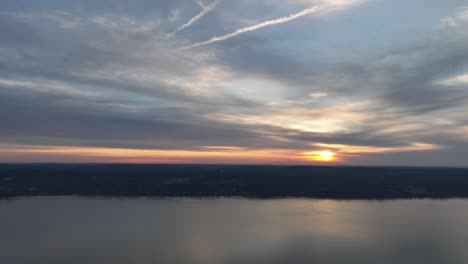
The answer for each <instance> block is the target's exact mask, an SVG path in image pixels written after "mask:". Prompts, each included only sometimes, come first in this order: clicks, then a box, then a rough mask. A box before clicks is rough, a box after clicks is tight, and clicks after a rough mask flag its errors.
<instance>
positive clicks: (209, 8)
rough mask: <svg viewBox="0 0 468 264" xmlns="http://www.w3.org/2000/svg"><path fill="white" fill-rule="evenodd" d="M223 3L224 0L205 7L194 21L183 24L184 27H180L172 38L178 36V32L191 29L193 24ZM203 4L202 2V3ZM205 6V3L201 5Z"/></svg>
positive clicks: (218, 0) (216, 0) (217, 0)
mask: <svg viewBox="0 0 468 264" xmlns="http://www.w3.org/2000/svg"><path fill="white" fill-rule="evenodd" d="M221 1H223V0H215V1H214V2H213V3H211V4H209V5H207V6H204V7H203V10H202V11H201V12H200V13H199V14H198V15H196V16H194V17H192V19H190V21H189V22H187V23H185V24H183V25H182V26H180V27H179V28H178V29H177V30H176V31H174V32H172V33H171V34H170V36H172V35H174V34H177V33H178V32H180V31H182V30H184V29H185V28H188V27H190V26H191V25H192V24H193V23H195V22H197V21H198V20H200V18H202V17H204V16H205V15H206V14H208V13H209V12H211V11H212V10H213V9H215V7H216V6H217V5H218V4H219V3H221ZM198 2H199V1H197V3H198ZM200 3H201V2H200ZM201 4H203V3H201Z"/></svg>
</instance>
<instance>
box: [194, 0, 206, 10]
mask: <svg viewBox="0 0 468 264" xmlns="http://www.w3.org/2000/svg"><path fill="white" fill-rule="evenodd" d="M195 3H197V5H199V6H200V7H201V8H205V7H206V6H205V4H204V3H203V2H202V1H201V0H195Z"/></svg>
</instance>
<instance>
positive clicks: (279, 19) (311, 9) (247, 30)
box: [184, 5, 320, 49]
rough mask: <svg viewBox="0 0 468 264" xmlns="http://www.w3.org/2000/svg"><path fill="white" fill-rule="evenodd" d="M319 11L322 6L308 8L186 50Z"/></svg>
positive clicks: (196, 44) (241, 29) (197, 44)
mask: <svg viewBox="0 0 468 264" xmlns="http://www.w3.org/2000/svg"><path fill="white" fill-rule="evenodd" d="M319 10H320V6H319V5H315V6H313V7H310V8H306V9H304V10H302V11H300V12H297V13H295V14H291V15H289V16H285V17H281V18H277V19H272V20H268V21H265V22H262V23H259V24H256V25H253V26H249V27H244V28H240V29H238V30H236V31H234V32H232V33H229V34H226V35H222V36H217V37H213V38H210V39H209V40H206V41H202V42H198V43H194V44H192V45H190V46H187V47H185V48H184V49H187V48H195V47H199V46H204V45H208V44H211V43H214V42H219V41H223V40H226V39H230V38H232V37H235V36H237V35H240V34H244V33H246V32H250V31H254V30H257V29H260V28H263V27H268V26H272V25H277V24H282V23H286V22H289V21H291V20H294V19H298V18H300V17H302V16H305V15H308V14H312V13H315V12H317V11H319Z"/></svg>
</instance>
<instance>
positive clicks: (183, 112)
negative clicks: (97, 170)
mask: <svg viewBox="0 0 468 264" xmlns="http://www.w3.org/2000/svg"><path fill="white" fill-rule="evenodd" d="M467 113H468V0H450V1H441V0H281V1H280V0H236V1H234V0H214V1H211V0H170V1H169V0H134V1H127V0H101V1H94V0H41V1H37V0H0V162H6V163H9V162H105V163H107V162H109V163H114V162H116V163H204V164H209V163H216V164H219V163H223V164H226V163H228V164H310V165H317V164H330V165H374V166H383V165H391V166H444V167H445V166H447V167H452V166H455V167H466V166H467V164H468V115H467Z"/></svg>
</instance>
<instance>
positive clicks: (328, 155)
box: [306, 151, 336, 162]
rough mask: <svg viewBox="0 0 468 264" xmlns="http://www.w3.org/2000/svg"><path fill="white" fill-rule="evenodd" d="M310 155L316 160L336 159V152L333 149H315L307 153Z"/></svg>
mask: <svg viewBox="0 0 468 264" xmlns="http://www.w3.org/2000/svg"><path fill="white" fill-rule="evenodd" d="M306 155H307V156H308V157H310V158H311V159H312V160H315V161H324V162H327V161H334V160H335V155H336V154H335V153H333V152H331V151H314V152H308V153H306Z"/></svg>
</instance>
